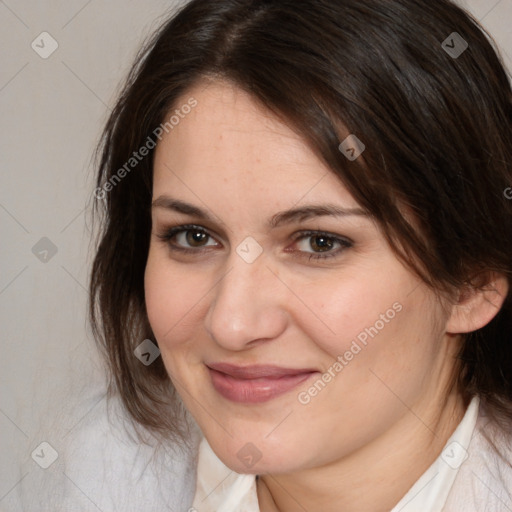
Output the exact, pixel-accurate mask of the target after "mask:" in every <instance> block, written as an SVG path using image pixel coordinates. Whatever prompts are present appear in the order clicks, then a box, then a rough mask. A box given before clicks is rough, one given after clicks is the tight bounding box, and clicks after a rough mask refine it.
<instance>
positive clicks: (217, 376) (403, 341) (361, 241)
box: [91, 0, 512, 512]
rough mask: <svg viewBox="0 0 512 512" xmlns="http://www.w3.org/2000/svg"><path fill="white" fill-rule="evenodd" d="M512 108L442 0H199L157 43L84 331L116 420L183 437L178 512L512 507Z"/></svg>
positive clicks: (119, 136)
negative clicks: (183, 492) (192, 448)
mask: <svg viewBox="0 0 512 512" xmlns="http://www.w3.org/2000/svg"><path fill="white" fill-rule="evenodd" d="M511 120H512V94H511V89H510V84H509V82H508V79H507V75H506V73H505V71H504V69H503V66H502V64H501V62H500V60H499V58H498V56H497V55H496V53H495V51H494V50H493V48H492V46H491V44H490V43H489V41H488V39H487V38H486V35H485V34H484V33H483V31H482V29H481V28H480V27H479V26H478V24H477V23H476V22H475V21H474V20H473V19H471V17H470V16H468V15H467V14H466V13H465V12H464V11H462V10H461V9H460V8H459V7H457V6H455V5H454V4H453V3H451V2H449V1H446V0H436V1H431V0H341V1H340V0H300V1H299V0H293V1H292V0H258V1H256V0H193V1H192V2H190V3H189V4H187V5H186V6H185V7H184V8H183V9H182V10H181V11H180V12H179V13H178V14H177V15H176V16H174V17H173V18H172V19H171V20H169V21H168V22H167V23H166V24H165V26H164V27H163V28H162V29H161V30H160V31H159V32H158V33H157V34H156V35H155V37H154V39H153V41H152V42H151V43H150V44H149V45H148V47H147V49H146V50H145V53H144V54H141V57H140V59H139V62H138V63H137V65H136V66H135V67H134V69H133V72H132V74H131V76H130V78H129V80H128V83H127V85H126V88H125V90H124V92H123V93H122V95H121V98H120V100H119V102H118V104H117V106H116V108H115V109H114V111H113V113H112V116H111V118H110V120H109V122H108V125H107V127H106V130H105V136H104V142H103V146H102V148H101V149H102V153H101V161H100V166H99V174H98V178H97V190H96V197H97V198H98V199H99V202H101V204H104V205H105V211H106V216H105V219H104V222H103V225H102V227H103V229H102V232H101V234H100V236H101V240H100V244H99V248H98V252H97V255H96V259H95V263H94V267H93V273H92V278H91V298H92V300H91V318H92V322H93V326H94V327H95V332H96V335H97V337H98V339H99V340H100V342H101V343H102V344H103V347H104V348H105V351H106V355H107V357H108V359H109V362H110V364H111V368H112V377H113V388H114V389H116V390H117V391H118V392H119V393H120V394H121V397H122V399H123V401H124V404H125V406H126V409H127V411H128V412H129V413H130V415H131V417H132V418H133V419H134V420H135V421H136V422H137V423H138V424H140V425H141V426H143V427H145V428H147V429H149V430H150V431H152V432H153V433H154V434H155V435H157V436H160V437H161V438H163V439H174V440H179V439H185V438H186V435H187V434H186V430H187V421H186V420H187V417H188V416H187V414H182V413H181V412H180V411H182V409H181V407H180V406H181V404H182V403H183V404H184V406H185V408H186V410H187V411H188V412H189V413H190V414H191V416H192V417H193V418H194V420H195V422H196V423H197V425H198V426H199V428H200V430H201V433H202V435H203V436H204V437H203V438H202V440H201V444H200V447H199V458H198V464H197V486H196V494H195V498H194V502H193V510H197V511H199V512H207V511H228V510H233V511H235V510H237V511H241V510H246V511H257V510H261V511H264V512H268V511H276V510H279V511H295V510H308V511H316V510H322V511H329V510H333V511H334V510H336V511H339V510H343V511H344V512H346V511H368V512H370V511H371V512H374V511H389V510H393V512H398V511H399V510H400V511H402V512H403V511H413V510H414V511H418V510H421V511H422V512H428V511H440V510H447V511H465V512H466V511H469V510H482V509H483V507H484V505H485V506H486V507H488V508H486V510H508V509H510V510H512V467H511V460H512V448H511V446H510V426H511V424H512V376H511V371H510V369H511V367H512V345H511V344H510V335H511V332H512V328H511V327H512V320H511V319H512V300H511V294H510V278H511V275H512V269H511V257H510V255H511V253H512V247H511V244H512V240H511V237H510V233H511V232H512V229H511V228H512V203H511V201H510V200H509V199H508V198H507V194H506V190H507V189H508V188H509V187H510V186H511V183H512V169H511V162H512V154H511V152H512V128H511ZM160 356H161V357H160ZM141 363H142V364H141ZM176 391H177V393H176Z"/></svg>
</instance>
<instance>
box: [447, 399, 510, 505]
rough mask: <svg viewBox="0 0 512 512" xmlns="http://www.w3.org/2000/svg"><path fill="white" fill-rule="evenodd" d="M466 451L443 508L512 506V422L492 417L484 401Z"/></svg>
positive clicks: (481, 403)
mask: <svg viewBox="0 0 512 512" xmlns="http://www.w3.org/2000/svg"><path fill="white" fill-rule="evenodd" d="M466 455H467V457H466V458H465V460H464V461H463V462H462V465H461V466H460V468H459V471H458V474H457V477H456V479H455V481H454V484H453V487H452V489H451V492H450V494H449V496H448V500H447V502H446V504H445V507H444V509H443V512H459V511H462V510H464V512H473V511H474V512H484V511H487V512H499V511H503V510H512V424H511V425H509V428H503V427H500V426H498V425H496V423H494V422H493V421H491V420H490V418H489V416H488V413H487V406H486V405H485V402H484V401H481V402H480V408H479V413H478V418H477V422H476V425H475V429H474V432H473V436H472V438H471V442H470V444H469V446H468V450H467V454H466Z"/></svg>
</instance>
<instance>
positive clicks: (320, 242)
mask: <svg viewBox="0 0 512 512" xmlns="http://www.w3.org/2000/svg"><path fill="white" fill-rule="evenodd" d="M351 246H352V243H351V242H349V241H348V240H345V239H343V238H339V237H336V236H333V235H329V234H327V233H303V234H302V235H301V236H300V237H299V238H297V240H296V242H295V247H296V250H298V251H301V252H305V253H309V254H310V255H311V256H312V257H317V258H322V257H327V256H335V255H336V254H338V253H339V252H340V251H342V250H343V249H347V248H349V247H351Z"/></svg>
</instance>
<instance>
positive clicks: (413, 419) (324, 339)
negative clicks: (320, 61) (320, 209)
mask: <svg viewBox="0 0 512 512" xmlns="http://www.w3.org/2000/svg"><path fill="white" fill-rule="evenodd" d="M190 96H193V97H194V98H196V99H197V102H198V105H197V107H196V108H194V109H193V110H192V112H191V113H190V114H188V115H187V116H186V117H185V118H184V119H183V120H181V121H180V123H179V125H177V126H176V127H175V128H174V129H173V130H172V131H170V132H169V133H168V134H167V135H166V136H165V137H164V138H163V139H162V141H161V142H160V143H159V145H158V147H157V149H156V155H155V162H154V187H153V199H154V200H157V199H158V198H160V197H161V196H163V195H166V196H169V197H171V198H172V199H174V200H179V201H182V202H186V203H189V204H191V205H193V206H194V207H196V208H199V209H201V210H203V211H205V212H206V213H207V214H208V215H209V216H210V219H209V220H205V219H204V218H199V217H198V216H197V215H195V214H188V213H183V212H177V211H174V210H172V209H167V208H164V207H156V206H155V207H154V208H153V209H152V222H153V229H152V236H151V243H150V249H149V255H148V261H147V268H146V274H145V290H146V305H147V311H148V316H149V320H150V323H151V326H152V329H153V332H154V334H155V336H156V339H157V341H158V344H159V347H160V350H161V354H162V358H163V361H164V364H165V366H166V369H167V371H168V373H169V375H170V378H171V379H172V381H173V383H174V385H175V386H176V388H177V389H178V391H179V393H180V395H181V396H182V398H183V401H184V403H185V405H186V407H187V408H188V410H189V411H190V412H191V413H192V415H193V416H194V417H195V419H196V421H197V423H198V425H199V426H200V427H201V429H202V431H203V433H204V435H205V436H206V438H207V440H208V442H209V443H210V445H211V447H212V449H213V450H214V451H215V452H216V454H217V455H218V457H219V458H220V459H221V460H222V461H223V462H224V463H225V464H226V465H227V466H229V467H230V468H231V469H233V470H234V471H236V472H239V473H254V474H259V475H260V478H259V481H258V498H259V501H260V507H261V510H262V511H272V510H280V511H295V510H303V509H305V510H308V511H310V512H312V511H317V510H318V511H320V510H322V511H324V512H326V511H327V512H328V511H331V510H332V511H338V512H339V511H340V510H343V511H344V512H351V511H354V512H355V511H357V512H365V511H366V512H376V511H387V510H390V509H391V508H392V507H393V506H394V505H395V504H396V503H397V502H398V501H399V500H400V498H401V497H402V496H403V495H404V494H405V493H406V492H407V490H408V489H409V488H410V487H411V486H412V485H413V483H414V482H415V481H416V480H417V479H418V478H419V477H420V476H421V474H422V473H423V472H424V471H425V470H426V469H427V468H428V467H429V466H430V464H431V463H432V462H433V461H434V460H435V459H436V458H437V457H438V455H439V454H440V452H441V450H442V448H443V446H444V444H445V442H446V441H447V439H448V438H449V436H450V435H451V434H452V433H453V431H454V429H455V428H456V426H457V424H458V423H459V422H460V421H461V419H462V417H463V414H464V412H465V406H466V404H463V402H462V400H461V397H460V396H459V394H458V393H457V392H456V391H454V390H453V388H452V387H451V385H450V383H451V379H452V376H453V375H454V365H455V356H456V354H457V351H458V348H459V341H460V340H459V337H458V335H457V333H461V332H467V331H468V330H472V329H473V328H475V326H476V325H485V323H487V322H488V321H490V319H491V318H492V316H494V314H495V313H496V311H497V308H499V305H500V304H496V301H495V303H494V304H493V307H490V306H489V301H488V300H483V299H482V298H481V297H479V296H477V295H474V294H473V295H471V294H470V296H469V298H468V297H466V298H465V301H466V302H465V303H464V304H462V305H456V306H449V305H447V304H440V303H439V302H438V301H437V300H436V299H435V297H434V294H433V292H432V291H431V290H430V289H429V288H427V286H426V285H424V284H423V283H422V282H421V281H420V280H419V278H418V277H416V276H415V275H414V274H413V273H411V271H410V270H408V269H407V268H406V267H404V265H403V264H402V263H401V262H400V261H399V259H398V258H397V257H396V255H395V254H394V253H393V252H392V250H391V249H390V247H389V246H388V244H387V242H386V241H385V239H384V237H383V235H382V234H381V232H380V230H379V228H378V226H377V225H376V224H375V223H374V222H373V221H372V219H370V218H369V217H367V216H362V215H352V216H333V215H322V216H319V215H315V216H312V217H311V218H308V219H295V220H293V221H291V222H289V223H285V224H281V225H279V226H278V227H270V226H269V224H268V222H269V219H272V218H273V216H275V215H276V214H277V213H278V212H282V211H286V210H289V209H292V208H298V207H303V206H306V205H323V204H330V205H336V206H337V207H339V208H343V209H352V208H358V207H359V205H358V204H357V203H356V202H355V200H354V199H353V198H352V197H351V195H350V194H349V193H348V192H347V190H346V189H345V187H344V186H343V185H342V184H341V183H340V181H339V180H338V179H337V178H336V176H335V175H334V174H333V173H332V172H331V171H330V170H329V169H328V168H327V167H326V166H325V165H324V164H323V163H322V162H321V161H320V160H319V159H318V158H317V157H316V156H315V154H314V153H313V152H312V151H311V150H310V149H309V148H308V146H307V145H306V144H305V143H304V141H303V140H302V139H301V138H300V137H299V136H298V135H297V134H296V133H295V132H294V131H293V130H292V129H291V128H289V127H288V126H286V125H285V124H283V123H282V122H281V121H279V120H278V119H277V118H276V117H275V116H274V115H273V114H271V113H269V112H268V111H266V110H265V109H264V108H263V107H262V106H260V105H259V104H258V103H256V102H255V100H253V99H252V98H251V96H249V95H248V94H246V93H245V92H242V91H241V90H239V89H237V88H236V87H234V86H232V85H229V84H227V83H223V82H201V83H199V84H197V85H196V86H195V87H194V88H193V89H191V90H190V91H188V92H187V93H186V94H184V95H183V102H185V101H186V99H187V98H189V97H190ZM178 103H179V102H178ZM340 158H344V156H343V155H342V154H341V153H340ZM186 224H194V225H197V226H201V227H202V229H203V231H204V232H206V233H207V235H209V236H205V237H203V239H202V241H201V242H200V244H206V245H199V246H194V247H190V240H191V238H188V239H187V237H186V233H182V234H180V235H178V236H175V237H174V238H173V239H171V240H163V239H161V238H159V237H158V235H161V234H162V233H163V232H165V230H166V229H167V228H169V227H175V226H181V225H186ZM304 231H320V232H324V233H325V232H327V233H329V234H330V236H331V237H332V236H338V237H344V238H348V239H349V240H350V241H351V242H352V246H351V247H347V248H344V247H342V246H340V245H338V244H337V243H336V242H335V241H334V242H333V240H332V239H331V240H330V241H331V242H333V248H332V250H328V251H327V252H326V253H324V252H322V253H320V255H324V256H325V255H326V254H327V253H330V254H333V255H332V256H331V257H328V258H324V259H314V257H315V256H318V251H317V249H318V241H319V239H318V238H315V237H314V236H313V237H312V236H311V235H310V236H309V237H307V236H302V238H300V237H299V236H300V235H301V233H302V232H304ZM193 233H195V234H196V237H198V238H199V239H201V235H200V233H199V234H197V233H196V231H194V230H193ZM189 235H191V233H189ZM248 236H250V237H252V238H254V239H255V240H256V241H257V242H258V244H259V245H260V246H261V248H262V250H263V252H262V254H261V255H260V256H259V257H258V258H257V259H256V260H255V261H254V262H253V263H247V262H246V261H244V259H242V257H240V256H239V254H237V252H236V248H237V246H239V244H240V243H241V242H242V241H243V240H244V239H246V237H248ZM298 237H299V238H298ZM187 240H188V242H187ZM193 241H194V240H193V238H192V242H193ZM315 243H316V245H315ZM180 247H182V248H183V247H185V248H187V247H188V248H189V249H190V250H191V251H192V252H191V253H183V252H182V251H180V250H179V248H180ZM251 250H252V249H251ZM315 251H316V252H315ZM497 282H498V281H495V283H494V284H496V283H497ZM500 282H501V281H500ZM498 302H499V301H498ZM395 303H399V304H400V306H401V311H400V312H399V313H397V314H396V316H395V317H394V318H393V319H392V320H390V321H389V322H387V323H385V326H384V328H382V329H381V330H380V331H379V333H378V335H376V336H375V337H374V338H371V339H369V341H368V344H367V346H365V347H364V348H362V350H361V351H360V352H359V353H358V354H357V355H356V356H354V357H353V359H352V360H351V361H350V362H348V364H347V365H346V366H344V368H343V370H342V371H341V372H339V373H338V374H337V375H336V377H335V378H333V379H332V381H331V382H329V383H328V384H327V385H326V386H325V388H324V389H323V390H322V391H321V392H320V393H318V394H317V395H316V396H314V397H312V398H311V400H310V402H309V403H307V404H305V405H304V404H301V403H300V402H299V401H298V399H297V395H298V392H299V391H303V390H307V389H308V388H309V387H310V386H311V384H312V382H311V381H308V382H307V383H306V384H305V385H300V386H299V387H298V388H297V389H295V390H293V391H291V392H288V393H286V394H284V395H281V396H279V397H277V398H274V399H272V400H270V401H268V402H264V403H261V404H240V403H234V402H231V401H229V400H227V399H225V398H224V397H222V396H221V395H219V394H218V393H217V392H216V390H215V389H214V388H213V386H212V384H211V379H210V375H209V373H208V370H207V368H206V366H205V363H211V362H221V361H222V362H229V363H233V364H237V365H251V364H273V365H277V366H283V367H286V368H311V367H313V368H315V369H318V371H319V372H325V371H327V370H328V368H330V367H332V365H333V363H334V362H335V360H336V358H337V357H338V356H339V355H342V354H344V353H345V352H346V351H347V350H349V348H350V346H351V343H352V341H353V340H354V339H355V338H356V337H357V335H358V334H360V333H361V332H362V331H364V329H365V328H368V327H370V326H373V325H374V324H375V323H376V321H377V320H379V318H381V317H380V315H381V314H384V313H385V312H386V311H387V310H389V309H390V308H391V307H392V305H393V304H395ZM486 304H487V306H486ZM486 308H487V309H486ZM317 378H318V376H317V377H316V378H315V380H316V379H317ZM248 442H250V443H252V444H253V445H255V446H256V447H257V449H258V450H259V451H260V452H261V454H262V457H261V459H260V460H259V461H258V462H257V463H256V464H255V465H254V466H253V467H251V468H248V467H247V466H246V465H245V464H244V462H243V461H242V460H240V459H239V458H238V456H237V452H238V451H239V450H240V449H241V448H242V447H243V446H244V445H245V444H246V443H248ZM340 504H343V508H341V507H340Z"/></svg>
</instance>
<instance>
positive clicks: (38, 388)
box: [0, 0, 512, 510]
mask: <svg viewBox="0 0 512 512" xmlns="http://www.w3.org/2000/svg"><path fill="white" fill-rule="evenodd" d="M461 3H462V4H463V5H466V6H467V7H469V8H470V9H471V11H472V12H473V13H474V15H475V16H476V17H477V18H478V19H479V20H481V21H482V22H483V24H484V26H485V27H486V28H487V29H488V30H489V31H490V33H491V34H492V35H493V37H494V38H495V39H496V41H497V42H498V44H499V47H500V49H501V51H502V53H503V57H504V59H505V62H506V63H507V65H508V67H509V69H510V68H512V29H511V27H512V0H468V1H466V2H461ZM177 4H178V3H177V2H171V1H163V0H152V1H144V2H135V1H124V0H123V1H121V0H114V1H109V2H107V1H105V0H90V1H86V0H72V1H69V0H68V1H66V2H65V1H63V0H44V1H38V2H36V1H35V0H32V1H31V2H30V1H24V0H8V1H5V2H3V1H0V37H1V42H2V44H1V48H2V50H1V51H2V57H1V65H0V109H1V112H2V123H1V137H0V141H1V142H0V144H1V147H0V162H1V169H2V172H1V188H0V226H1V235H2V237H1V243H0V253H1V265H2V267H1V272H0V308H1V336H2V343H1V356H0V381H1V397H0V433H1V434H0V435H1V439H0V509H1V510H3V509H4V508H3V507H6V508H5V509H6V510H7V506H6V505H5V504H6V503H8V502H9V498H10V497H12V495H13V494H14V493H15V492H16V488H17V486H19V485H20V484H19V482H20V480H22V479H25V478H27V481H28V480H29V479H30V476H31V475H32V476H34V475H35V476H37V474H36V472H42V471H44V470H43V469H41V468H40V467H39V466H38V465H37V464H36V463H35V462H34V461H33V460H32V459H31V452H32V451H33V450H34V449H35V448H36V447H37V446H38V445H39V443H41V442H42V441H47V442H50V443H51V445H52V446H54V447H55V448H56V450H57V451H59V449H60V448H59V446H60V443H62V442H63V438H64V437H65V434H66V433H68V432H71V431H73V429H75V428H77V426H78V425H80V423H81V422H83V421H86V419H87V415H88V414H91V413H92V411H93V410H94V408H95V407H97V404H98V398H97V397H98V396H101V395H98V393H100V391H99V390H101V389H102V386H103V371H102V363H101V362H100V360H99V358H98V357H97V355H96V354H95V351H94V348H93V343H92V339H91V335H90V332H89V330H88V327H87V322H86V316H85V313H86V300H87V293H88V292H87V280H88V274H89V268H90V264H91V261H92V255H91V251H90V246H89V244H90V237H91V226H90V216H89V212H90V206H91V194H92V191H93V188H94V186H93V176H94V171H93V169H92V166H91V156H92V151H93V148H94V146H95V144H96V142H97V140H98V137H99V134H100V130H101V128H102V125H103V123H104V122H105V120H106V118H107V114H108V110H109V108H110V107H111V106H112V105H113V102H114V100H115V97H116V91H118V87H119V84H120V82H121V81H122V79H123V77H125V76H126V73H127V71H128V68H129V65H130V64H131V62H132V59H133V57H134V56H135V52H136V50H137V49H138V47H139V46H140V44H141V42H142V41H143V40H144V38H145V37H147V36H148V35H149V34H150V33H151V32H152V30H154V29H155V28H156V27H157V26H158V25H159V23H160V22H161V20H162V16H164V15H165V14H166V13H168V12H169V11H170V10H172V8H173V6H176V5H177ZM43 31H46V32H48V33H49V34H50V35H51V36H52V38H54V39H55V41H56V42H57V43H58V48H57V50H56V51H55V52H54V53H53V54H52V55H50V56H49V57H48V58H46V59H44V58H42V57H41V56H40V55H39V54H38V53H36V51H34V49H33V48H32V47H31V44H32V41H34V40H35V41H36V43H35V44H37V43H38V41H39V43H38V44H39V51H40V52H43V53H44V51H48V50H49V48H50V43H51V42H50V40H49V39H45V43H44V44H43V43H41V42H40V39H41V38H40V37H38V36H39V35H40V34H41V33H42V32H43ZM454 31H456V27H454ZM43 237H46V238H47V239H49V240H50V241H51V244H49V243H48V241H46V240H43V241H40V240H41V239H42V238H43ZM36 244H39V245H36ZM52 244H53V245H52ZM34 246H35V247H36V248H35V249H34ZM52 246H55V248H56V250H57V252H56V253H55V254H52V251H51V247H52ZM44 250H49V252H48V254H46V253H45V252H44ZM41 251H42V252H41ZM34 252H36V254H34ZM41 258H43V259H44V258H46V259H47V261H41ZM88 400H89V401H88ZM83 404H87V406H86V407H84V406H83ZM56 424H58V428H56V427H55V425H56ZM63 433H64V434H63ZM55 467H57V471H58V466H55ZM54 470H55V469H54ZM77 499H78V498H77ZM80 499H82V500H85V501H87V498H86V497H84V496H81V498H80ZM92 509H93V510H95V509H96V508H92Z"/></svg>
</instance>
